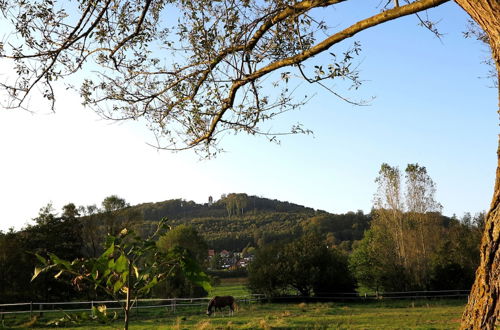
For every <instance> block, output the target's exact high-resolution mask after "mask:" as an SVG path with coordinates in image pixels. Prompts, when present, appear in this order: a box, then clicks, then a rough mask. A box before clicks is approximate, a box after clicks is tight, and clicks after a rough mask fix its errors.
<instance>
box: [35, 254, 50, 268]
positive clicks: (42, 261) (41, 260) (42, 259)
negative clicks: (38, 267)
mask: <svg viewBox="0 0 500 330" xmlns="http://www.w3.org/2000/svg"><path fill="white" fill-rule="evenodd" d="M35 257H36V258H37V259H38V260H39V261H40V262H41V263H42V264H44V265H47V264H48V262H47V259H45V258H44V257H42V256H41V255H39V254H38V253H35Z"/></svg>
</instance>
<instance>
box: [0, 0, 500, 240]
mask: <svg viewBox="0 0 500 330" xmlns="http://www.w3.org/2000/svg"><path fill="white" fill-rule="evenodd" d="M349 3H350V1H349ZM353 3H354V5H350V4H349V5H348V4H346V5H343V4H342V5H340V6H339V8H338V9H336V10H330V11H323V12H318V13H317V15H319V16H321V15H325V17H324V18H325V19H329V20H331V19H335V20H336V21H338V24H339V26H343V25H346V24H349V23H353V22H354V20H355V19H356V18H361V17H364V16H366V15H367V14H368V11H366V12H365V11H364V8H366V6H361V5H359V2H356V1H353ZM375 5H376V4H375ZM375 5H373V6H375ZM349 6H351V7H349ZM369 9H370V10H371V11H373V7H372V8H369ZM430 14H431V18H433V19H435V20H437V21H440V23H439V29H440V31H441V33H443V34H444V36H443V38H442V39H441V40H439V39H437V38H436V37H435V36H434V35H432V34H431V33H430V32H429V31H427V30H425V29H423V28H422V27H420V26H418V20H417V19H416V18H415V17H414V16H412V17H408V18H403V19H399V20H396V21H393V22H389V23H386V24H384V25H381V26H379V27H376V28H372V29H370V30H367V31H365V32H362V33H360V34H358V35H357V36H356V37H355V38H354V39H353V40H358V41H359V42H360V43H361V45H362V54H361V63H360V71H361V77H362V79H363V80H364V83H363V85H362V87H361V88H360V89H359V90H358V91H356V92H352V91H351V92H349V91H348V92H346V93H347V94H348V95H349V96H352V97H355V98H364V99H369V98H371V97H375V99H374V100H373V101H372V102H371V103H370V106H367V107H357V106H353V105H350V104H348V103H345V102H343V101H341V100H339V99H338V98H336V97H335V96H333V95H332V94H330V93H328V92H327V91H325V90H321V89H318V88H315V87H311V86H303V87H302V88H303V89H304V90H303V91H304V92H308V93H309V94H310V95H312V94H315V96H314V97H313V98H312V99H311V100H310V101H309V102H308V103H307V104H306V105H305V106H303V107H302V108H301V109H300V110H297V111H295V112H292V113H288V114H286V115H284V116H282V117H279V118H278V119H276V122H275V123H273V124H272V125H275V126H276V127H281V126H282V125H283V126H286V125H288V126H289V124H293V123H296V122H301V123H302V124H303V125H304V126H305V127H306V128H309V129H311V130H312V131H313V132H314V134H313V135H308V136H303V135H297V136H288V137H284V138H282V139H281V144H280V145H276V144H273V143H269V142H268V141H267V140H266V139H265V138H259V137H252V136H245V135H237V136H234V135H228V136H226V137H225V139H224V141H223V144H222V146H223V147H224V149H225V150H226V152H224V153H222V154H220V155H219V156H218V157H217V158H215V159H211V160H200V158H199V156H198V155H196V154H195V153H194V152H192V151H184V152H177V153H172V152H168V151H158V150H156V149H154V148H153V147H151V146H149V145H148V143H149V142H154V139H153V136H152V134H151V133H150V132H149V131H148V130H147V129H146V128H145V126H144V125H143V123H140V122H133V123H127V122H125V123H123V122H122V123H116V122H109V121H105V120H102V119H100V118H99V117H98V116H97V115H96V114H95V113H93V112H92V111H91V110H90V109H86V108H83V107H82V106H81V100H80V99H79V97H78V96H77V95H74V94H72V93H71V92H67V91H64V92H62V93H60V95H59V97H58V99H57V111H56V112H55V113H52V112H50V111H49V110H48V109H46V108H38V107H37V104H31V107H32V109H31V110H33V113H30V112H26V111H21V110H15V111H12V110H6V109H0V155H1V156H0V157H1V158H0V159H1V161H0V230H4V231H5V230H7V229H8V228H11V227H13V228H15V229H21V228H22V227H23V226H25V225H26V224H29V223H32V219H33V218H35V217H36V216H37V214H38V211H39V209H40V208H41V207H43V206H44V205H46V204H47V203H53V206H54V208H55V209H56V210H57V211H60V209H61V207H62V206H63V205H65V204H67V203H70V202H72V203H75V204H76V205H91V204H97V205H98V206H99V205H100V203H101V201H102V200H103V199H104V198H105V197H106V196H109V195H112V194H115V195H118V196H120V197H122V198H124V199H125V200H127V201H128V202H129V203H130V204H132V205H135V204H139V203H146V202H159V201H164V200H168V199H175V198H183V199H186V200H194V201H195V202H198V203H205V202H207V201H208V197H209V196H213V198H214V199H215V200H216V199H218V198H220V196H221V194H225V193H226V194H227V193H231V192H239V193H247V194H250V195H257V196H263V197H267V198H271V199H278V200H283V201H289V202H293V203H297V204H302V205H305V206H308V207H312V208H315V209H321V210H325V211H328V212H333V213H344V212H348V211H356V210H363V211H364V212H369V211H370V209H371V207H372V199H373V194H374V193H375V191H376V184H375V182H374V180H375V178H376V176H377V173H378V170H379V169H380V165H381V164H382V163H384V162H385V163H388V164H390V165H393V166H399V167H400V169H401V170H404V168H405V167H406V164H408V163H419V164H420V165H423V166H425V167H426V168H427V170H428V173H429V174H430V176H431V177H432V179H433V180H434V182H435V183H436V186H437V193H436V199H437V200H438V201H439V202H440V203H441V204H442V205H443V207H444V208H443V213H444V214H445V215H449V216H451V215H453V214H457V215H458V216H461V215H462V214H463V213H464V212H471V213H475V212H479V211H482V210H487V208H488V206H489V203H490V200H491V197H492V193H493V183H494V174H495V169H496V167H495V166H496V148H497V141H498V137H497V135H498V117H497V114H496V111H497V110H498V99H497V96H498V94H497V91H496V90H495V89H494V88H491V85H492V82H491V81H490V80H488V79H485V78H483V77H484V76H485V75H486V73H487V71H488V68H487V67H486V66H485V65H484V64H482V63H481V62H482V61H483V60H484V59H485V58H486V57H487V56H488V53H487V50H486V48H485V47H484V45H482V44H481V43H480V42H478V41H475V40H471V39H464V38H463V35H462V32H464V31H465V30H466V25H467V16H466V14H465V13H464V12H463V11H462V10H461V9H460V8H459V7H458V6H457V5H456V4H455V3H453V2H450V3H447V4H445V5H443V6H441V7H439V8H436V9H434V10H432V11H430ZM353 40H352V41H353ZM349 42H351V41H349ZM314 61H319V62H321V57H318V58H316V59H314ZM0 64H1V63H0ZM2 71H3V72H2ZM8 74H10V73H9V71H8V70H2V66H0V76H1V75H8ZM301 92H302V91H301Z"/></svg>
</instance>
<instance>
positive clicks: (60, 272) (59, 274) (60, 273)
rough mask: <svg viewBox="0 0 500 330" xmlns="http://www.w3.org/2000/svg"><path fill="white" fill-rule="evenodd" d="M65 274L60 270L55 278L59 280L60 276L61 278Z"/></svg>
mask: <svg viewBox="0 0 500 330" xmlns="http://www.w3.org/2000/svg"><path fill="white" fill-rule="evenodd" d="M63 272H64V270H60V271H59V273H57V274H56V275H54V278H59V276H61V275H62V273H63Z"/></svg>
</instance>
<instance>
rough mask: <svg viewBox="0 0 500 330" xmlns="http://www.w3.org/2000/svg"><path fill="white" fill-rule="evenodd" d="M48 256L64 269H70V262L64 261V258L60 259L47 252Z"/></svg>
mask: <svg viewBox="0 0 500 330" xmlns="http://www.w3.org/2000/svg"><path fill="white" fill-rule="evenodd" d="M49 256H50V260H52V262H53V263H54V264H55V265H58V266H63V267H64V268H66V269H71V262H69V261H66V260H64V259H61V258H59V257H58V256H56V255H55V254H53V253H49Z"/></svg>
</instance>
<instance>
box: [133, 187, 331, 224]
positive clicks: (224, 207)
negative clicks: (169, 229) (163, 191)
mask: <svg viewBox="0 0 500 330" xmlns="http://www.w3.org/2000/svg"><path fill="white" fill-rule="evenodd" d="M131 208H132V209H135V210H136V211H139V212H140V214H141V215H142V217H143V219H144V220H145V221H158V220H160V219H162V218H164V217H167V218H168V219H171V220H178V219H185V218H190V219H192V218H207V217H215V218H221V217H226V218H227V217H229V218H234V217H242V216H245V215H247V214H256V213H269V212H284V213H307V214H311V215H314V214H316V213H327V212H325V211H316V210H314V209H313V208H310V207H306V206H303V205H298V204H294V203H290V202H283V201H279V200H276V199H274V200H272V199H269V198H264V197H257V196H249V195H247V194H244V193H231V194H227V195H223V196H221V198H220V199H219V200H217V201H214V202H213V203H204V204H197V203H195V202H193V201H186V200H184V199H171V200H166V201H163V202H157V203H143V204H138V205H135V206H132V207H131Z"/></svg>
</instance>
